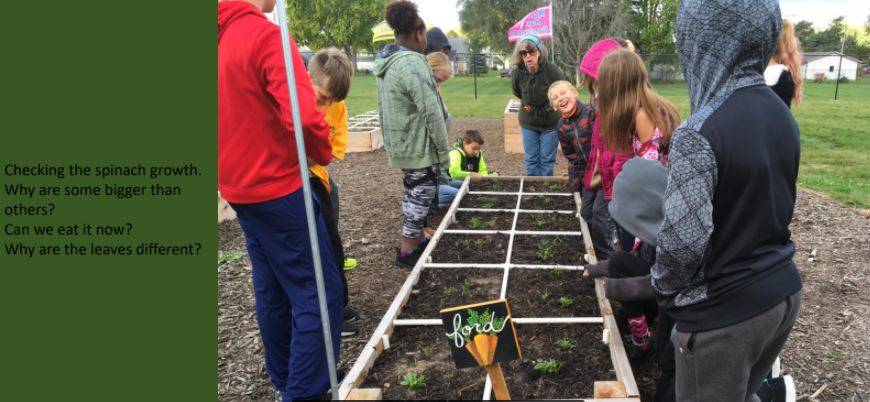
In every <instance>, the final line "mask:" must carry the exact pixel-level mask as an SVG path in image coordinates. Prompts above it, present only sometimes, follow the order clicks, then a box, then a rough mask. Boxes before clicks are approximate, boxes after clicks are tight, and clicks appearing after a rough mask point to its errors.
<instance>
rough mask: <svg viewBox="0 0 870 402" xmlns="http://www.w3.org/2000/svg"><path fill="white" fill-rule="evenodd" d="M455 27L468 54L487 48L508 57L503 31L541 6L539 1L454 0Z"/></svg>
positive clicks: (505, 33)
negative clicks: (456, 10) (463, 37)
mask: <svg viewBox="0 0 870 402" xmlns="http://www.w3.org/2000/svg"><path fill="white" fill-rule="evenodd" d="M457 5H458V6H459V7H460V10H459V23H460V24H461V26H462V32H464V33H465V35H466V37H467V38H468V44H469V50H471V51H472V52H479V51H481V50H482V49H484V48H487V47H488V48H489V49H490V50H491V51H493V52H497V53H510V52H511V51H512V50H513V46H512V45H511V44H510V42H508V40H507V30H508V28H510V27H511V26H512V25H513V24H515V23H516V22H517V21H519V20H520V18H523V17H525V16H526V14H528V13H529V12H530V11H532V10H534V9H535V8H537V7H540V6H542V5H543V1H540V0H458V1H457Z"/></svg>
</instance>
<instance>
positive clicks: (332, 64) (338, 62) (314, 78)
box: [308, 47, 353, 101]
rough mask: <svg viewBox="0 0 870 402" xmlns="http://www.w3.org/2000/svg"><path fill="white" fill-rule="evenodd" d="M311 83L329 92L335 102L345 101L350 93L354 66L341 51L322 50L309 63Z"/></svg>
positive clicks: (332, 48)
mask: <svg viewBox="0 0 870 402" xmlns="http://www.w3.org/2000/svg"><path fill="white" fill-rule="evenodd" d="M308 75H309V76H311V83H312V84H314V85H316V86H318V87H320V88H323V89H325V90H327V91H329V96H330V97H332V99H333V100H334V101H343V100H344V99H345V98H347V93H348V92H350V82H351V80H352V79H353V65H352V64H351V63H350V59H348V58H347V55H345V54H344V52H342V51H341V50H338V49H337V48H334V47H329V48H326V49H321V50H319V51H318V52H317V53H315V54H314V56H312V57H311V60H310V61H309V62H308Z"/></svg>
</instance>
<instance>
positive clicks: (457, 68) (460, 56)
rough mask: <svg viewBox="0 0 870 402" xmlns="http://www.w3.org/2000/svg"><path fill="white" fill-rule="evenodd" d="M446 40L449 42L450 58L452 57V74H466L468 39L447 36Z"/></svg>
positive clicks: (467, 69)
mask: <svg viewBox="0 0 870 402" xmlns="http://www.w3.org/2000/svg"><path fill="white" fill-rule="evenodd" d="M447 40H448V41H449V42H450V56H451V59H453V74H456V75H466V74H468V71H469V68H468V60H469V54H468V44H467V43H468V39H465V38H448V39H447Z"/></svg>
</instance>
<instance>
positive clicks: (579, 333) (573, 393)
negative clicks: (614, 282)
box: [362, 325, 615, 400]
mask: <svg viewBox="0 0 870 402" xmlns="http://www.w3.org/2000/svg"><path fill="white" fill-rule="evenodd" d="M602 329H603V328H602V327H601V326H600V325H519V326H518V328H517V332H518V335H519V338H520V345H521V346H522V349H523V358H522V359H521V360H517V361H513V362H511V363H507V364H505V365H503V371H504V375H505V380H506V381H507V384H508V388H509V389H510V392H511V397H512V398H513V399H517V400H519V399H564V398H578V399H579V398H583V397H588V396H589V395H592V386H593V384H594V382H595V381H601V380H604V379H610V378H614V376H615V375H614V373H613V366H612V363H611V361H610V353H609V352H608V350H607V347H606V346H604V345H602V344H601V331H602ZM440 336H441V333H440V331H439V329H438V328H432V327H402V328H398V329H396V331H395V332H394V333H393V336H392V337H391V343H392V344H394V345H395V346H392V347H391V348H390V349H389V350H386V351H384V353H383V354H382V355H381V357H380V358H379V359H378V361H377V363H375V365H374V367H372V370H371V371H370V373H369V375H368V377H366V381H365V382H364V383H363V386H362V388H381V389H382V390H383V397H384V399H477V400H479V399H480V398H481V395H483V388H484V383H485V378H486V377H485V376H484V374H483V369H482V368H481V369H474V368H470V369H462V370H457V369H456V367H454V365H453V360H452V359H451V358H450V350H449V348H448V347H447V342H445V341H444V340H443V339H441V337H440ZM551 359H552V360H553V362H554V363H555V364H556V366H557V367H558V371H556V372H554V373H547V372H545V371H543V370H542V369H538V370H536V369H535V365H536V364H537V363H539V362H542V361H546V360H551ZM407 373H414V374H418V375H422V376H423V377H424V378H425V384H426V385H425V387H422V388H420V389H411V388H409V387H407V386H403V385H401V384H400V382H401V380H402V377H403V376H405V374H407Z"/></svg>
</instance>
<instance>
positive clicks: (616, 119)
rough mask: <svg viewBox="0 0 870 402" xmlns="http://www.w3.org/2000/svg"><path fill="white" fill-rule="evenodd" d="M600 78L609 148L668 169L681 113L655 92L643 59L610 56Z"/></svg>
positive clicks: (601, 109) (631, 55) (603, 125)
mask: <svg viewBox="0 0 870 402" xmlns="http://www.w3.org/2000/svg"><path fill="white" fill-rule="evenodd" d="M598 77H599V78H600V83H599V85H598V113H599V116H600V118H601V132H602V134H603V135H604V143H605V145H606V146H607V149H609V150H611V151H613V152H616V153H626V152H631V153H632V154H633V156H637V157H641V158H644V159H651V160H655V161H658V162H659V163H661V164H662V165H664V166H667V160H668V156H667V154H668V143H669V142H670V139H671V133H673V132H674V130H675V129H676V128H677V126H679V125H680V114H679V112H678V111H677V107H676V106H674V104H673V103H671V102H670V101H668V100H667V99H665V98H662V97H661V96H659V95H658V94H657V93H656V92H655V91H654V90H653V89H652V85H651V84H650V82H649V75H648V74H647V70H646V66H645V65H644V63H643V61H642V60H641V59H640V56H638V55H637V54H635V53H634V52H631V51H629V50H626V49H623V50H617V51H615V52H613V53H610V54H609V55H607V57H605V58H604V60H603V61H602V62H601V66H600V67H598Z"/></svg>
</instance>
